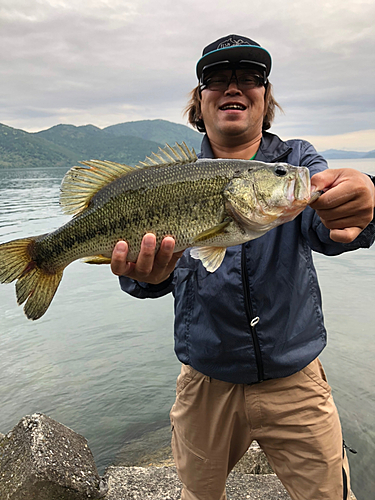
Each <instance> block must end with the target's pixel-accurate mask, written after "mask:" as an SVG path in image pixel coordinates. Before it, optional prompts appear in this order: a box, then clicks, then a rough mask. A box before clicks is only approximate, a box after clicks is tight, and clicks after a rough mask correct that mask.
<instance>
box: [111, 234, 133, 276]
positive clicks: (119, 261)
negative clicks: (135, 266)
mask: <svg viewBox="0 0 375 500" xmlns="http://www.w3.org/2000/svg"><path fill="white" fill-rule="evenodd" d="M127 255H128V244H127V243H126V241H119V242H118V243H117V244H116V246H115V248H114V249H113V252H112V260H111V270H112V272H113V274H116V275H117V276H126V275H127V273H128V271H129V269H130V267H131V263H130V262H127V261H126V257H127Z"/></svg>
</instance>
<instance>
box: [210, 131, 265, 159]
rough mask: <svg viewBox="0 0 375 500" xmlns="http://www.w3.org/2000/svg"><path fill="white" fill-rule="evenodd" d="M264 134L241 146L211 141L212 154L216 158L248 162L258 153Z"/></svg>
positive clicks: (240, 144)
mask: <svg viewBox="0 0 375 500" xmlns="http://www.w3.org/2000/svg"><path fill="white" fill-rule="evenodd" d="M261 139H262V133H260V134H259V135H257V136H256V137H254V138H253V139H252V140H251V141H249V142H246V143H239V144H230V145H229V144H222V143H218V142H215V141H212V140H211V139H210V144H211V148H212V152H213V153H214V155H215V158H231V159H234V160H248V159H249V158H252V157H253V156H254V155H255V154H256V152H257V151H258V148H259V144H260V141H261Z"/></svg>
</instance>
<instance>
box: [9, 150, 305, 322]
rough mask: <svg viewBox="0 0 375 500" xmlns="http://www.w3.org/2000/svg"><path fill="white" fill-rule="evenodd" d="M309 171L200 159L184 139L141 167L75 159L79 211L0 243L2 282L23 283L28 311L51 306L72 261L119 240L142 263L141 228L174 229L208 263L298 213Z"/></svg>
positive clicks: (93, 258)
mask: <svg viewBox="0 0 375 500" xmlns="http://www.w3.org/2000/svg"><path fill="white" fill-rule="evenodd" d="M311 201H312V198H311V196H310V177H309V171H308V169H307V168H305V167H294V166H291V165H288V164H285V163H274V164H267V163H262V162H258V161H246V160H225V159H215V160H211V159H198V158H197V156H196V154H195V152H194V150H193V151H190V150H189V149H188V147H187V146H186V145H185V144H182V145H179V144H176V146H175V147H173V148H171V147H170V146H167V147H166V148H164V149H160V152H159V154H152V155H151V156H150V157H147V158H146V160H145V161H144V162H140V164H139V165H137V166H136V167H129V166H127V165H121V164H118V163H112V162H107V161H98V160H92V161H90V162H82V166H76V167H73V168H72V169H71V170H69V171H68V172H67V174H66V175H65V177H64V179H63V182H62V185H61V196H60V203H61V206H62V209H63V211H64V212H65V213H67V214H71V215H73V216H74V217H73V218H72V219H71V220H70V221H69V222H68V223H66V224H65V225H63V226H61V227H60V228H58V229H57V230H56V231H52V232H50V233H48V234H44V235H40V236H36V237H29V238H24V239H18V240H13V241H10V242H8V243H3V244H1V245H0V282H1V283H11V282H12V281H14V280H17V282H16V295H17V301H18V304H22V303H24V302H26V303H25V306H24V312H25V314H26V316H27V317H28V318H29V319H32V320H35V319H38V318H40V317H41V316H42V315H43V314H44V313H45V312H46V310H47V309H48V307H49V305H50V303H51V301H52V299H53V297H54V295H55V293H56V290H57V288H58V285H59V283H60V281H61V278H62V275H63V271H64V269H65V267H66V266H68V265H69V264H70V263H71V262H73V261H75V260H77V259H84V260H85V261H86V262H88V263H92V264H102V263H109V262H110V259H111V255H112V251H113V248H114V246H115V244H116V243H117V242H118V241H119V240H126V241H127V243H128V245H129V254H128V260H130V261H132V262H135V261H136V259H137V256H138V253H139V251H140V245H141V241H142V237H143V236H144V234H146V233H147V232H152V233H154V234H155V235H156V239H157V248H156V250H158V248H159V247H160V243H161V241H162V239H163V238H164V237H165V236H172V237H173V238H174V239H175V241H176V247H175V251H176V252H178V251H180V250H183V249H186V248H188V247H192V249H191V255H192V257H194V258H197V259H200V260H201V262H202V264H203V265H204V267H205V268H206V269H207V270H208V271H209V272H214V271H215V270H216V269H217V268H218V267H219V266H220V264H221V262H222V260H223V258H224V255H225V251H226V247H228V246H233V245H238V244H241V243H244V242H246V241H248V240H251V239H254V238H258V237H260V236H262V235H263V234H264V233H266V232H267V231H269V230H270V229H272V228H274V227H276V226H278V225H280V224H282V223H284V222H287V221H290V220H292V219H294V218H295V217H296V216H297V215H298V214H299V213H300V212H301V211H302V210H303V209H304V208H305V207H306V205H307V204H308V203H310V202H311Z"/></svg>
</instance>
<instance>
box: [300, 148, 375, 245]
mask: <svg viewBox="0 0 375 500" xmlns="http://www.w3.org/2000/svg"><path fill="white" fill-rule="evenodd" d="M300 164H301V165H303V166H305V167H308V168H309V170H310V174H311V176H313V175H314V174H316V173H317V172H321V171H322V170H325V169H326V168H328V165H327V162H326V160H325V159H324V158H323V157H322V156H321V155H319V154H318V153H317V151H316V150H315V148H314V146H312V145H311V144H310V143H308V142H306V141H303V143H302V148H301V163H300ZM301 229H302V234H303V236H304V238H305V239H306V241H307V243H308V245H309V246H310V248H311V249H312V250H314V251H315V252H319V253H323V254H325V255H339V254H341V253H344V252H348V251H351V250H357V249H358V248H369V247H370V246H371V245H372V244H373V243H374V240H375V217H374V219H373V220H372V222H370V224H369V225H368V226H367V227H366V228H365V229H364V230H363V231H362V232H361V233H360V234H359V235H358V236H357V238H356V239H355V240H354V241H352V242H351V243H338V242H336V241H333V240H331V238H330V237H329V229H327V228H326V227H325V226H324V224H323V223H322V221H321V220H320V217H319V216H318V215H317V214H316V212H315V210H313V209H312V208H311V207H307V208H306V209H305V210H304V211H303V212H302V228H301Z"/></svg>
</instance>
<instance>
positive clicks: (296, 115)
mask: <svg viewBox="0 0 375 500" xmlns="http://www.w3.org/2000/svg"><path fill="white" fill-rule="evenodd" d="M374 19H375V2H374V0H283V1H280V0H267V1H265V0H230V1H223V0H207V1H205V0H1V2H0V46H1V53H0V61H1V62H0V81H1V83H0V106H1V114H0V122H1V123H4V124H6V125H9V126H11V127H15V128H21V129H23V130H27V131H30V132H35V131H39V130H43V129H46V128H49V127H51V126H53V125H56V124H59V123H70V124H73V125H85V124H88V123H91V124H94V125H96V126H98V127H105V126H108V125H112V124H116V123H122V122H126V121H131V120H142V119H155V118H162V119H165V120H170V121H174V122H177V123H183V124H186V119H185V118H184V116H183V114H182V109H183V107H184V106H185V104H186V100H187V94H188V93H189V91H190V90H191V89H192V88H193V87H194V86H195V85H196V77H195V65H196V62H197V60H198V59H199V57H200V55H201V52H202V49H203V47H204V46H205V45H207V44H209V43H210V42H212V41H214V40H216V39H217V38H220V37H221V36H224V35H227V34H230V33H237V34H240V35H245V36H248V37H250V38H252V39H253V40H256V41H257V42H258V43H260V44H261V45H262V46H264V47H265V48H267V49H268V50H269V52H270V53H271V55H272V57H273V69H272V72H271V77H270V80H271V82H272V83H273V84H274V89H275V95H276V99H277V100H278V101H279V103H280V104H281V105H282V107H283V109H284V114H278V115H277V118H276V121H275V124H274V126H273V127H272V131H274V132H275V133H277V134H279V135H280V136H281V137H282V138H283V139H287V138H291V137H302V138H307V139H309V140H311V141H312V142H313V143H314V145H315V146H316V147H317V148H318V149H319V150H323V149H328V148H339V149H354V150H358V151H369V150H372V149H375V78H374V75H375V64H374V63H375V30H374V26H373V25H374Z"/></svg>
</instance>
